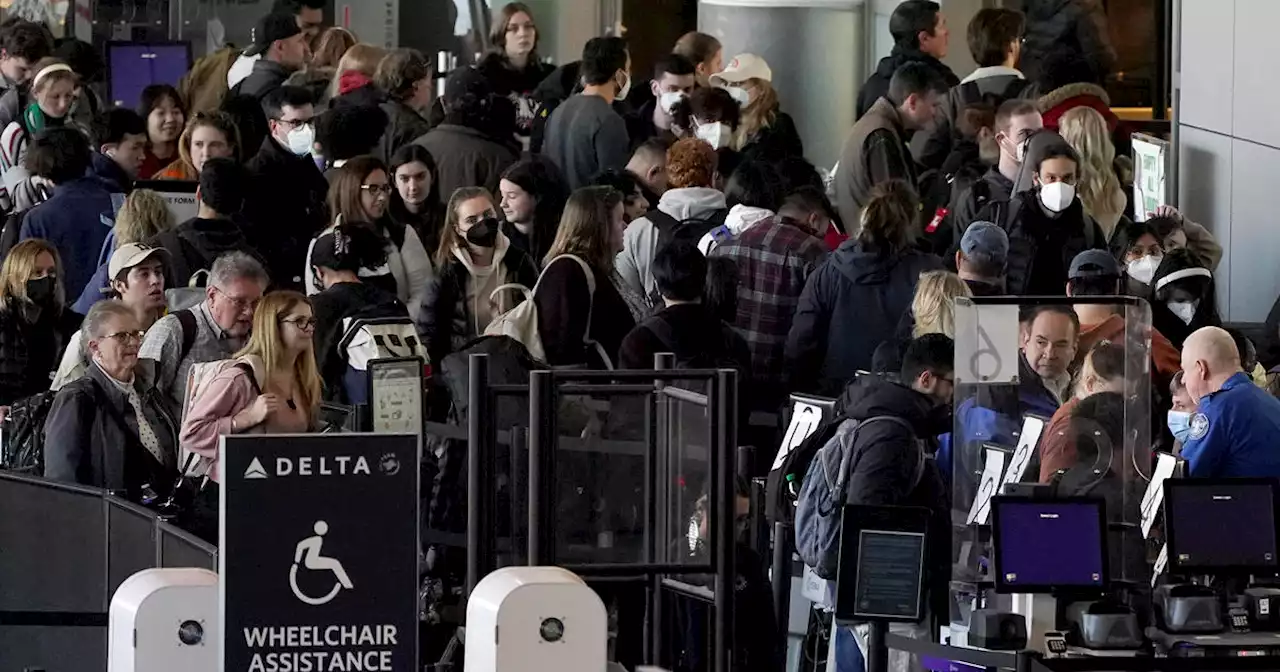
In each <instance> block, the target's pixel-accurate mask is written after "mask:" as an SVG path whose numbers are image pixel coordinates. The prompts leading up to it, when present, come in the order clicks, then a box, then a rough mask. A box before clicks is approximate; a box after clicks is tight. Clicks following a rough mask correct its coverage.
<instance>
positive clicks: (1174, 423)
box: [1166, 411, 1191, 443]
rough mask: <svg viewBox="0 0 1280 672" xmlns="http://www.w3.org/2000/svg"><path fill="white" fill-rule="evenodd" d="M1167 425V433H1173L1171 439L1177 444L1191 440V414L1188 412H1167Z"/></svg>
mask: <svg viewBox="0 0 1280 672" xmlns="http://www.w3.org/2000/svg"><path fill="white" fill-rule="evenodd" d="M1166 422H1167V424H1168V425H1169V431H1170V432H1172V433H1173V438H1175V439H1177V440H1178V442H1179V443H1186V442H1187V439H1189V438H1191V412H1190V411H1169V418H1168V420H1167V421H1166Z"/></svg>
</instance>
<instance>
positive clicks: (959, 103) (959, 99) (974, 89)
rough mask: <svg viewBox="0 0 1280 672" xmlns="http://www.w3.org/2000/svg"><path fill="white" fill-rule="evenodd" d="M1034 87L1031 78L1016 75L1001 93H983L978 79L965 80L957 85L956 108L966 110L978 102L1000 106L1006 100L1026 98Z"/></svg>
mask: <svg viewBox="0 0 1280 672" xmlns="http://www.w3.org/2000/svg"><path fill="white" fill-rule="evenodd" d="M1031 87H1032V83H1031V80H1028V79H1022V78H1021V77H1015V78H1013V80H1011V81H1010V82H1009V83H1008V84H1007V85H1005V87H1004V90H1003V91H1001V92H1000V93H986V94H984V93H982V89H981V88H980V87H979V86H978V82H977V80H974V81H971V82H965V83H963V84H961V85H960V86H958V87H956V92H957V93H958V95H957V96H956V109H957V110H959V111H964V108H966V107H968V106H969V105H976V104H978V103H990V104H991V105H992V106H993V107H997V108H998V107H1000V106H1001V105H1003V104H1004V103H1005V101H1009V100H1014V99H1016V98H1025V97H1026V93H1027V91H1028V90H1029V89H1030V88H1031Z"/></svg>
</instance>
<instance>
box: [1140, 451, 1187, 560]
mask: <svg viewBox="0 0 1280 672" xmlns="http://www.w3.org/2000/svg"><path fill="white" fill-rule="evenodd" d="M1177 466H1178V458H1177V457H1175V456H1173V455H1171V454H1169V453H1156V468H1155V469H1154V470H1152V472H1151V482H1150V483H1148V484H1147V491H1146V492H1144V493H1143V494H1142V536H1143V538H1145V539H1150V538H1151V527H1152V526H1153V525H1155V522H1156V517H1157V516H1159V515H1160V507H1161V505H1163V504H1164V482H1165V481H1166V480H1168V479H1169V478H1170V477H1172V476H1173V470H1174V469H1175V468H1176V467H1177Z"/></svg>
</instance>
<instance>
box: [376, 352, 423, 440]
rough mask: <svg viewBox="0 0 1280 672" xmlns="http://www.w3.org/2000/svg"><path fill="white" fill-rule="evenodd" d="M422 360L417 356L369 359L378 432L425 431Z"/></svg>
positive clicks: (418, 433) (413, 432)
mask: <svg viewBox="0 0 1280 672" xmlns="http://www.w3.org/2000/svg"><path fill="white" fill-rule="evenodd" d="M422 404H423V393H422V360H421V359H418V358H417V357H404V358H397V359H371V360H369V408H370V409H372V413H371V415H372V418H373V425H372V427H370V430H371V431H373V432H377V433H379V434H384V433H391V434H395V433H406V434H417V435H419V436H421V435H422V428H423V424H422V423H423V416H422V413H423V411H422Z"/></svg>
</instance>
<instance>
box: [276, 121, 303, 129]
mask: <svg viewBox="0 0 1280 672" xmlns="http://www.w3.org/2000/svg"><path fill="white" fill-rule="evenodd" d="M276 123H277V124H284V125H285V126H287V127H288V128H289V130H293V129H295V128H301V127H303V126H310V125H311V120H310V119H276Z"/></svg>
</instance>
